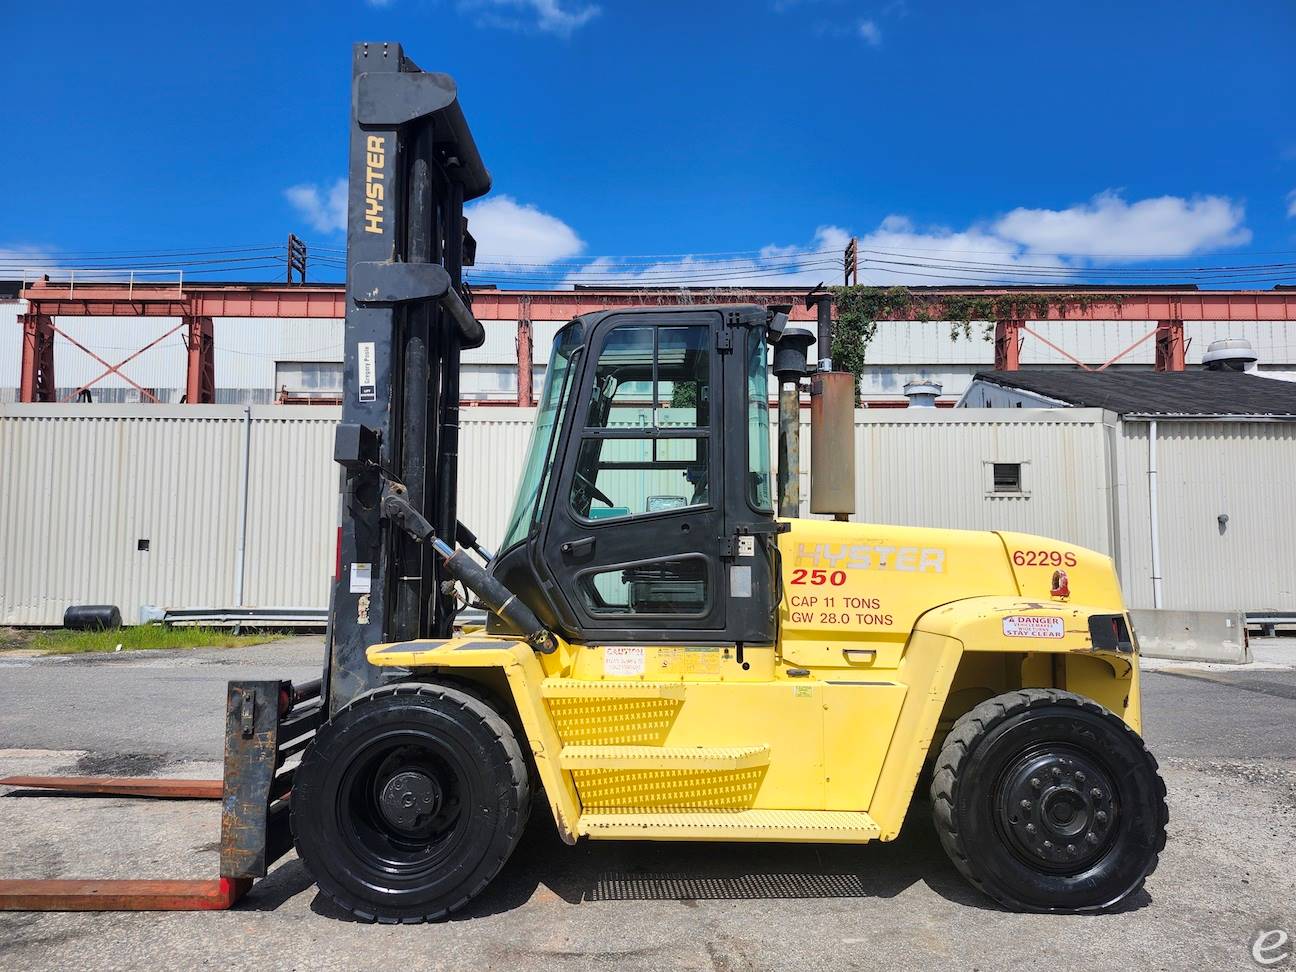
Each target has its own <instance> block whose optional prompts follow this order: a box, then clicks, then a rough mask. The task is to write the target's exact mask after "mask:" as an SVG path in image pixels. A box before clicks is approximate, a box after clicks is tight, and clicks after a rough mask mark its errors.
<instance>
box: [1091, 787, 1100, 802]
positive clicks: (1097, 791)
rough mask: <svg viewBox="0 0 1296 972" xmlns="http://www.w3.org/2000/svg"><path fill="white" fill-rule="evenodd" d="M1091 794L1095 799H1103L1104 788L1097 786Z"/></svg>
mask: <svg viewBox="0 0 1296 972" xmlns="http://www.w3.org/2000/svg"><path fill="white" fill-rule="evenodd" d="M1089 795H1090V796H1091V797H1093V798H1094V799H1095V800H1101V799H1102V798H1103V795H1102V790H1100V789H1098V787H1096V786H1095V787H1094V788H1093V789H1092V790H1090V791H1089Z"/></svg>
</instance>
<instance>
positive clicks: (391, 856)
mask: <svg viewBox="0 0 1296 972" xmlns="http://www.w3.org/2000/svg"><path fill="white" fill-rule="evenodd" d="M291 803H292V831H293V839H294V841H295V843H296V845H297V853H298V855H299V856H300V857H301V859H302V861H303V863H304V864H305V865H306V867H307V869H308V870H309V871H310V872H311V875H312V876H313V877H314V878H315V880H316V882H317V883H318V884H319V887H320V890H321V891H323V892H324V893H325V894H326V895H328V896H329V897H330V898H331V899H332V900H333V901H334V902H335V903H336V904H337V905H338V906H339V907H340V908H343V909H345V910H346V911H349V912H350V913H352V914H353V915H355V916H356V917H357V918H360V919H361V920H363V921H379V922H384V923H395V922H402V923H415V922H421V921H431V920H436V919H439V918H443V917H445V916H446V915H448V914H449V913H450V912H452V911H454V910H456V909H458V908H461V907H463V906H464V905H465V904H467V903H468V902H469V901H470V900H472V898H474V897H475V896H476V895H477V894H479V893H480V892H481V891H482V890H483V889H484V888H485V887H486V885H487V884H489V883H490V881H491V879H492V878H494V877H495V875H496V874H498V873H499V870H500V868H501V867H503V866H504V862H505V861H506V860H508V857H509V855H510V854H511V853H512V852H513V848H514V847H515V846H516V844H517V841H518V837H519V836H520V835H521V833H522V830H523V829H524V827H525V826H526V818H527V815H528V812H529V810H530V805H531V797H530V781H529V779H528V774H527V768H526V762H525V760H524V759H523V756H522V750H521V747H520V746H519V745H518V742H517V739H516V737H515V736H514V734H513V731H512V729H510V728H509V726H508V724H507V723H506V722H505V721H504V719H503V718H502V717H501V716H500V714H499V713H498V712H497V711H496V710H495V709H493V708H492V707H491V706H490V705H488V704H487V703H486V702H485V701H484V700H482V699H481V698H478V697H475V696H473V695H469V694H467V693H465V692H462V691H459V690H458V689H454V688H450V687H448V686H442V685H432V684H422V683H413V682H410V683H401V684H398V685H391V686H386V687H384V688H380V689H375V690H374V691H372V692H368V693H366V694H364V695H361V696H360V697H358V698H356V699H355V700H353V701H352V702H351V703H349V704H348V705H347V706H346V707H345V708H343V709H341V710H340V711H339V712H338V713H337V715H336V716H335V717H334V718H333V719H332V720H331V721H329V722H327V723H325V724H324V725H323V726H321V727H320V729H319V731H318V732H317V733H316V736H315V739H314V741H313V742H312V743H311V746H310V748H308V749H307V750H306V752H305V754H304V755H303V757H302V761H301V765H300V766H299V767H298V768H297V772H296V775H295V776H294V778H293V790H292V797H291Z"/></svg>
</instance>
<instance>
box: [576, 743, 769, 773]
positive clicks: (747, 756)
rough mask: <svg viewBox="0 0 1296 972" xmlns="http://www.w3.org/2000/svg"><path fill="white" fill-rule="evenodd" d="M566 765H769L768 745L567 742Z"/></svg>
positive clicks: (682, 767)
mask: <svg viewBox="0 0 1296 972" xmlns="http://www.w3.org/2000/svg"><path fill="white" fill-rule="evenodd" d="M558 763H559V765H560V766H562V768H563V769H569V770H581V769H629V770H648V769H664V770H740V769H750V768H751V767H753V766H767V765H769V747H768V746H564V747H563V749H562V755H561V756H560V757H559V760H558Z"/></svg>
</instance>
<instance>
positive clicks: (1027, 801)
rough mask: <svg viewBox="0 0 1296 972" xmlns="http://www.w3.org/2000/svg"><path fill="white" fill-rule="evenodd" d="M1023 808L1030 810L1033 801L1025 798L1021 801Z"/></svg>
mask: <svg viewBox="0 0 1296 972" xmlns="http://www.w3.org/2000/svg"><path fill="white" fill-rule="evenodd" d="M1021 808H1022V809H1023V810H1029V809H1030V808H1031V802H1030V801H1029V800H1023V801H1022V802H1021Z"/></svg>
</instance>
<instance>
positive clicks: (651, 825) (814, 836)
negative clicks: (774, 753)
mask: <svg viewBox="0 0 1296 972" xmlns="http://www.w3.org/2000/svg"><path fill="white" fill-rule="evenodd" d="M576 832H577V833H578V834H580V835H581V836H584V837H591V838H595V839H617V840H752V841H763V840H776V841H800V842H805V843H838V844H842V843H849V844H855V843H863V842H864V841H868V840H873V839H875V838H876V837H878V836H879V834H880V833H881V828H880V827H878V825H877V824H876V823H875V822H874V821H873V818H872V817H870V816H869V815H868V814H867V813H858V812H854V811H847V810H730V811H718V810H679V811H657V812H654V811H643V810H625V811H616V810H612V811H603V812H600V813H583V814H581V816H580V820H578V821H577V823H576Z"/></svg>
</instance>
